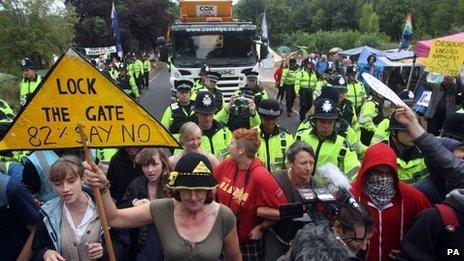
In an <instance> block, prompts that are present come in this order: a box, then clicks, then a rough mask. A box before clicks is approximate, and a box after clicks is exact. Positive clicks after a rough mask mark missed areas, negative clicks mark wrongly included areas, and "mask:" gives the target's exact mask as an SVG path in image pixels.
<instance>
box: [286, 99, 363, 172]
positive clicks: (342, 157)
mask: <svg viewBox="0 0 464 261" xmlns="http://www.w3.org/2000/svg"><path fill="white" fill-rule="evenodd" d="M337 119H338V113H337V108H336V105H335V103H334V102H333V101H332V100H330V99H325V98H323V99H319V100H318V101H316V104H315V109H314V115H313V116H312V117H311V124H312V128H311V129H306V130H303V131H300V132H297V133H296V135H295V140H302V141H305V142H306V143H308V144H309V145H310V146H311V147H312V148H313V149H314V152H315V155H316V156H315V159H316V167H320V166H322V165H324V164H325V163H327V162H331V163H333V164H335V165H337V166H338V167H339V168H340V170H342V171H343V172H344V173H345V174H346V175H347V176H348V177H349V178H350V177H353V176H354V175H355V174H356V173H357V172H358V169H359V166H360V163H359V160H358V158H357V156H356V153H355V152H354V151H352V150H351V149H350V146H349V143H348V142H347V141H346V139H345V138H343V137H342V136H340V135H337V132H336V130H335V123H336V121H337ZM316 174H317V173H316Z"/></svg>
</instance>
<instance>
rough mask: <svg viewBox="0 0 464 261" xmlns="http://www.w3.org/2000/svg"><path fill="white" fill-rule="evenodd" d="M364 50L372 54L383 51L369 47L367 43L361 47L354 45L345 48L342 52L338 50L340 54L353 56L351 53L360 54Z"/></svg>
mask: <svg viewBox="0 0 464 261" xmlns="http://www.w3.org/2000/svg"><path fill="white" fill-rule="evenodd" d="M364 50H366V51H368V52H370V53H373V54H380V53H382V52H383V51H380V50H377V49H375V48H372V47H369V46H367V45H364V46H361V47H356V48H353V49H349V50H345V51H342V52H338V54H340V55H345V56H353V55H359V54H361V53H362V52H363V51H364Z"/></svg>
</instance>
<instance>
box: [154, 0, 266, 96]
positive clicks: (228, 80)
mask: <svg viewBox="0 0 464 261" xmlns="http://www.w3.org/2000/svg"><path fill="white" fill-rule="evenodd" d="M179 7H180V14H181V15H180V17H181V20H180V21H176V22H175V23H174V24H173V25H172V26H171V28H170V33H169V35H170V38H171V39H170V40H171V41H170V43H168V44H165V42H164V38H163V37H160V38H158V41H157V42H158V45H160V46H161V48H160V60H161V61H164V62H170V71H171V77H170V84H171V89H172V90H173V92H175V89H174V81H175V80H190V81H192V82H194V81H196V80H198V79H199V78H200V76H199V73H200V68H201V67H202V66H203V65H204V64H207V65H208V66H209V68H210V70H211V71H215V72H219V73H220V74H221V75H222V78H221V79H220V80H219V81H218V83H217V86H218V88H219V89H220V90H221V92H222V93H223V96H224V98H225V99H226V100H228V99H229V98H230V96H232V95H233V93H234V92H235V91H236V90H237V89H238V88H239V87H240V86H242V85H244V83H245V75H244V71H246V70H256V71H258V63H259V60H260V59H264V58H265V56H266V55H267V53H265V52H262V53H261V55H258V51H257V49H263V50H264V49H266V50H267V47H266V48H259V45H261V44H262V41H261V38H260V37H259V36H258V35H257V34H256V25H253V24H251V23H249V22H238V21H236V20H235V19H233V18H232V1H231V0H211V1H204V0H203V1H197V0H180V1H179ZM168 47H169V48H168ZM260 56H261V57H260Z"/></svg>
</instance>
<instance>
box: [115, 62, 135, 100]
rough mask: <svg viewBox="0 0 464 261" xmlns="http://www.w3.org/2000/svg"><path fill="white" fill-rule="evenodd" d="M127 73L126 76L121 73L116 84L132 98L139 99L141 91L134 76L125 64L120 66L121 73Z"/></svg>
mask: <svg viewBox="0 0 464 261" xmlns="http://www.w3.org/2000/svg"><path fill="white" fill-rule="evenodd" d="M123 70H124V71H126V74H125V75H122V74H121V73H119V75H118V78H116V82H117V83H118V85H119V87H121V89H122V90H123V91H124V92H125V93H127V94H128V95H130V96H131V97H132V98H139V97H140V95H139V90H138V88H137V83H136V81H135V78H134V76H132V74H131V73H130V72H129V70H128V68H127V67H126V65H125V64H124V63H121V64H120V65H119V71H123Z"/></svg>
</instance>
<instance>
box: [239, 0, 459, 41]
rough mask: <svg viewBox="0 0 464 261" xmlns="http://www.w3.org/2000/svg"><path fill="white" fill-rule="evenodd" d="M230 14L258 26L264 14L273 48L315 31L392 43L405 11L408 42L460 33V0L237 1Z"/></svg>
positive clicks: (399, 32)
mask: <svg viewBox="0 0 464 261" xmlns="http://www.w3.org/2000/svg"><path fill="white" fill-rule="evenodd" d="M234 10H235V15H236V17H238V18H239V19H240V20H244V21H250V22H253V23H255V24H257V25H258V26H260V25H261V18H262V13H263V12H264V10H266V14H267V19H268V26H269V30H270V39H271V45H274V46H275V45H282V44H289V43H290V42H292V37H291V36H295V37H296V38H295V39H297V40H298V39H301V38H304V37H305V35H312V37H313V36H316V35H315V34H316V33H317V32H320V31H323V32H327V31H333V32H334V35H340V32H357V31H359V32H361V33H363V34H362V35H364V36H363V37H364V38H366V39H371V38H372V37H373V35H378V36H379V38H380V39H381V40H382V41H386V42H384V43H383V44H386V43H387V42H392V43H398V42H399V40H400V39H401V34H402V30H403V27H404V23H405V15H406V13H412V19H413V40H418V39H424V38H429V37H439V36H443V35H447V34H451V33H457V32H460V31H464V19H462V14H463V13H464V0H378V1H371V0H240V1H239V2H238V3H237V4H236V5H235V6H234ZM325 36H327V37H328V36H329V34H325ZM309 38H311V37H309ZM343 40H344V39H340V41H342V43H341V44H337V46H339V45H343ZM288 41H290V42H288ZM369 41H371V40H369ZM313 42H314V41H313ZM364 44H365V43H364ZM377 44H380V45H382V43H380V42H378V43H377ZM316 47H317V46H316ZM351 47H353V46H351ZM377 47H379V46H377ZM317 48H318V47H317Z"/></svg>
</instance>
